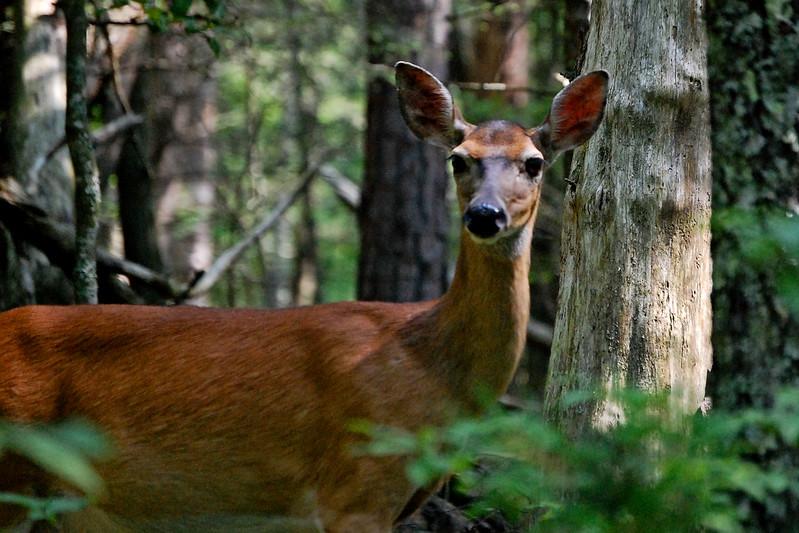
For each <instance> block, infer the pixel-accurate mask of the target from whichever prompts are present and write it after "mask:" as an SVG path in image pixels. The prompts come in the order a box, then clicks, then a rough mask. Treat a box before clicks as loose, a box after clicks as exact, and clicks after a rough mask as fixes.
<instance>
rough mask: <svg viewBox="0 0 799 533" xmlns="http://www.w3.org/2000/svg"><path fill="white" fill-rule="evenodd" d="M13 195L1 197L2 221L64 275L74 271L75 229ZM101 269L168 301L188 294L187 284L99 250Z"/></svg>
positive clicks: (0, 217)
mask: <svg viewBox="0 0 799 533" xmlns="http://www.w3.org/2000/svg"><path fill="white" fill-rule="evenodd" d="M9 196H10V195H9V194H3V195H0V222H2V223H3V224H4V225H6V226H8V227H9V228H13V232H14V235H15V236H16V237H18V238H21V239H24V240H25V241H27V242H29V243H31V244H32V245H34V246H35V247H36V248H38V249H39V250H41V251H42V253H44V254H45V255H46V256H47V258H48V259H49V260H50V262H51V263H52V264H54V265H57V266H58V267H59V268H61V269H62V270H63V271H64V272H67V273H68V272H71V270H72V268H73V267H74V264H75V231H74V228H73V227H72V226H71V225H68V224H60V223H58V222H55V221H54V220H52V219H50V218H49V217H47V216H46V215H45V214H44V212H43V211H42V210H41V209H39V208H38V207H36V206H33V205H28V204H25V203H22V202H18V201H14V200H13V199H11V198H9ZM97 266H98V270H101V271H103V272H106V273H115V274H123V275H125V276H127V277H128V278H131V279H136V280H138V281H141V282H142V283H145V284H147V285H148V286H150V287H152V288H153V289H155V290H156V291H157V292H158V293H159V294H161V295H162V296H164V297H165V298H169V299H174V298H175V297H176V295H178V294H180V293H182V292H184V291H185V285H183V284H180V283H176V282H174V281H173V280H171V279H169V278H168V277H167V276H164V275H163V274H160V273H158V272H155V271H153V270H150V269H149V268H147V267H144V266H142V265H139V264H137V263H133V262H131V261H127V260H125V259H122V258H121V257H117V256H115V255H113V254H111V253H110V252H108V251H106V250H103V249H98V250H97Z"/></svg>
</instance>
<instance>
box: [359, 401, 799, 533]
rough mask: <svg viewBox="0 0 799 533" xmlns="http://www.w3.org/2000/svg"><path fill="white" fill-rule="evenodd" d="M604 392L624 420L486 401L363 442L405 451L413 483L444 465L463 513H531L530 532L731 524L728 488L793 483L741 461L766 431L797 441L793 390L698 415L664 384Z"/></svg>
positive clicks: (768, 489) (762, 490)
mask: <svg viewBox="0 0 799 533" xmlns="http://www.w3.org/2000/svg"><path fill="white" fill-rule="evenodd" d="M615 401H617V402H618V403H619V406H620V407H621V408H622V409H623V410H624V412H625V413H626V420H625V421H624V423H623V424H621V425H619V426H617V427H615V428H613V429H611V430H609V431H607V432H596V433H592V434H589V435H585V436H583V437H580V438H570V437H568V436H566V435H565V434H563V433H561V432H560V431H559V430H557V429H556V428H555V427H554V426H553V425H550V424H548V423H547V422H545V421H544V420H543V419H542V418H540V416H538V415H535V414H532V413H526V412H517V413H501V412H493V413H490V415H489V416H487V417H485V418H483V419H480V420H474V419H464V420H460V421H458V422H456V423H455V424H453V425H452V426H450V427H448V428H446V429H443V430H441V431H436V430H432V429H425V430H423V431H421V432H420V433H419V434H418V435H410V434H407V433H403V432H398V431H396V430H391V429H379V430H374V431H373V433H372V435H373V436H374V438H375V440H374V441H373V442H372V444H371V445H370V446H369V451H370V452H371V453H373V454H376V455H408V456H410V457H412V458H413V460H412V461H410V463H409V466H408V476H409V478H410V479H411V480H412V481H413V482H414V483H418V484H420V485H424V484H426V483H429V482H431V481H434V480H436V479H439V478H441V477H444V476H447V475H449V474H454V475H455V479H456V483H457V490H458V491H461V492H463V493H466V494H469V495H471V496H473V497H475V498H476V499H475V500H474V503H473V504H472V505H471V508H470V511H471V512H472V513H474V514H477V515H485V514H488V513H491V512H494V511H501V512H502V513H503V514H504V515H505V516H507V517H509V518H511V519H513V520H514V521H516V522H519V523H523V522H525V520H526V521H527V522H528V523H529V522H530V520H531V519H532V520H533V521H534V522H535V523H534V525H530V526H529V527H530V528H531V529H534V530H535V531H570V532H571V531H574V532H587V531H592V532H603V531H605V532H614V533H615V532H624V531H652V530H657V531H675V532H678V531H696V530H697V529H705V530H709V531H721V532H734V531H740V530H741V529H742V526H741V524H742V523H743V522H745V521H746V520H747V519H748V518H749V513H750V510H749V508H747V507H742V506H740V505H738V503H737V500H736V498H735V497H734V496H735V495H736V494H745V495H747V496H748V497H749V498H750V499H751V500H752V501H756V502H764V501H766V500H767V499H768V498H769V497H770V496H771V495H773V494H775V493H779V492H780V491H784V490H794V491H796V490H799V477H797V476H796V475H795V474H796V473H795V472H788V471H781V470H780V469H776V468H773V469H769V468H764V467H763V466H762V465H760V464H759V463H758V462H757V461H752V460H751V457H752V454H753V453H755V452H757V451H758V447H760V446H763V443H764V442H766V441H767V440H769V439H770V440H771V442H773V443H775V445H776V443H778V442H779V443H781V444H783V445H790V446H792V447H794V448H795V447H796V445H797V443H799V407H798V406H799V390H797V389H791V390H786V391H783V392H782V393H780V394H779V395H778V396H777V401H776V402H775V404H774V406H773V407H772V408H770V409H767V410H754V409H750V410H745V411H741V412H738V413H734V414H730V413H723V412H720V411H718V412H713V413H712V414H711V415H709V416H701V415H696V416H675V415H673V414H670V413H669V408H668V398H667V396H665V395H659V396H658V395H647V394H644V393H641V392H632V391H625V392H622V393H619V394H618V396H617V397H616V398H615ZM753 435H757V436H758V438H756V439H753V438H752V436H753ZM475 464H479V467H478V468H475Z"/></svg>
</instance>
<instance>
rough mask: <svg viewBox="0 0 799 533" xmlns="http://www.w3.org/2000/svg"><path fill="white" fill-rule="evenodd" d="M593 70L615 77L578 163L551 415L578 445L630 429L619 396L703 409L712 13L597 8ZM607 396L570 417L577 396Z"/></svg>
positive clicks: (566, 231)
mask: <svg viewBox="0 0 799 533" xmlns="http://www.w3.org/2000/svg"><path fill="white" fill-rule="evenodd" d="M591 20H592V25H591V29H590V32H589V36H588V44H587V51H586V58H585V64H584V68H583V71H590V70H594V69H598V68H603V69H606V70H608V71H609V72H610V90H609V97H608V105H607V109H606V112H605V119H604V122H603V124H602V126H601V127H600V129H599V130H598V131H597V133H596V134H595V135H594V138H593V139H592V140H591V142H590V143H589V144H588V145H587V147H584V148H582V149H579V150H577V151H576V152H575V157H574V169H573V170H572V173H571V179H572V182H573V184H572V185H571V186H570V188H569V190H568V191H567V195H566V202H565V206H564V217H563V221H564V222H563V238H562V242H563V244H562V246H563V249H562V255H561V257H562V259H561V265H562V266H561V283H560V293H559V311H558V317H557V320H556V324H555V337H554V342H553V347H552V360H551V364H550V371H549V377H548V381H547V393H546V402H545V410H546V413H547V415H548V416H549V417H550V418H554V419H557V420H558V421H559V423H560V424H561V425H563V426H564V427H565V428H567V429H568V430H569V431H571V432H575V433H577V432H580V431H583V430H585V429H587V428H589V427H592V426H593V427H607V426H609V425H612V424H614V423H616V422H618V421H619V419H620V418H621V417H622V416H623V413H621V412H620V411H619V409H618V406H617V405H615V404H614V402H613V401H612V399H610V398H609V394H610V391H611V390H612V389H614V388H617V387H637V388H641V389H644V390H648V391H657V390H668V391H671V398H672V399H673V406H674V407H675V408H677V409H681V410H683V411H689V412H690V411H694V410H696V409H697V408H698V407H699V405H700V403H701V401H702V399H703V397H704V389H705V380H706V376H707V372H708V370H709V369H710V365H711V345H710V333H711V312H710V290H711V260H710V186H711V182H710V143H709V134H710V130H709V111H708V86H707V75H706V61H705V54H706V42H705V41H706V39H705V29H704V21H703V13H702V8H701V3H697V2H692V1H689V0H669V1H664V2H657V3H653V2H633V3H627V4H624V5H620V4H618V3H614V2H609V1H607V0H594V3H593V8H592V14H591ZM577 390H580V391H588V392H593V393H595V394H596V396H595V397H594V400H593V401H589V402H584V403H580V404H577V405H571V406H566V405H564V403H563V400H564V398H565V397H566V396H567V395H568V394H569V393H570V392H572V391H577Z"/></svg>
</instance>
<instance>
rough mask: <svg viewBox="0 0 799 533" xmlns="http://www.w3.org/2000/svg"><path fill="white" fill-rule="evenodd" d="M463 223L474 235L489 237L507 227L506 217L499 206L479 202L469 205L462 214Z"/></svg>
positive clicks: (482, 237)
mask: <svg viewBox="0 0 799 533" xmlns="http://www.w3.org/2000/svg"><path fill="white" fill-rule="evenodd" d="M463 224H464V226H466V229H467V230H469V232H470V233H471V234H472V235H474V236H475V237H479V238H481V239H490V238H491V237H494V236H496V235H497V233H499V232H500V231H503V230H504V229H505V228H507V226H508V217H507V216H506V215H505V211H504V210H503V209H500V208H499V207H496V206H494V205H491V204H488V203H479V204H475V205H471V206H469V208H468V209H467V210H466V212H465V213H464V214H463Z"/></svg>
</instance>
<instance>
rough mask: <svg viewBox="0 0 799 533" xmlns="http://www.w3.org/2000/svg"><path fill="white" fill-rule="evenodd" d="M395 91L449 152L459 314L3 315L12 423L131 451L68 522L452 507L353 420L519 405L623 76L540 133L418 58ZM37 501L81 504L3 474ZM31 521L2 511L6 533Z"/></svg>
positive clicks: (584, 85) (407, 113)
mask: <svg viewBox="0 0 799 533" xmlns="http://www.w3.org/2000/svg"><path fill="white" fill-rule="evenodd" d="M395 74H396V86H397V92H398V97H399V102H400V108H401V112H402V115H403V117H404V119H405V121H406V123H407V125H408V127H409V128H410V130H411V131H412V132H413V133H414V134H415V135H416V136H417V137H419V138H420V139H423V140H426V141H428V142H431V143H433V144H436V145H438V146H440V147H442V148H443V149H444V150H446V151H447V152H448V159H449V161H450V163H451V166H452V172H453V175H454V179H455V183H456V188H457V199H458V203H459V207H460V212H461V213H462V214H463V217H462V224H461V226H462V227H461V234H460V250H459V255H458V258H457V262H456V266H455V271H454V277H453V279H452V282H451V285H450V287H449V289H448V290H447V291H446V293H445V294H444V295H443V296H442V297H441V298H439V299H436V300H432V301H426V302H415V303H383V302H338V303H330V304H321V305H316V306H309V307H301V308H290V309H281V310H258V309H214V308H201V307H190V306H173V307H154V306H133V305H130V306H127V305H88V306H87V305H82V306H36V305H34V306H28V307H21V308H17V309H13V310H10V311H6V312H4V313H2V314H0V417H3V418H6V419H10V420H14V421H18V422H21V423H31V424H33V423H35V424H40V423H48V422H54V421H59V420H62V419H65V418H68V417H81V418H83V419H86V420H89V421H91V422H92V423H94V424H96V425H97V427H99V428H100V429H102V431H104V432H105V433H106V434H107V435H109V436H110V438H111V439H112V441H113V443H114V449H115V453H114V455H113V456H112V457H111V458H110V459H108V460H107V461H104V462H99V463H97V465H96V468H97V471H98V473H99V474H100V476H101V477H102V478H103V480H104V482H105V492H104V494H103V495H102V496H101V497H100V498H98V499H97V501H94V502H92V503H91V505H90V506H89V507H87V508H86V509H84V510H82V511H78V512H75V513H70V514H66V515H64V516H63V517H62V518H61V522H60V527H61V528H62V529H63V530H64V531H103V532H105V531H170V532H172V531H237V530H238V531H254V530H257V531H326V532H332V533H336V532H388V531H391V529H392V527H393V525H394V524H396V523H398V521H399V520H401V519H403V518H404V517H406V516H408V515H409V514H410V513H412V512H413V511H414V510H415V509H416V508H418V507H419V506H420V505H421V504H422V503H423V502H424V500H425V498H426V497H427V496H428V495H429V494H430V493H432V492H433V491H434V490H435V487H416V486H414V485H412V484H411V482H410V481H409V480H408V479H407V477H406V475H405V462H406V460H407V459H406V458H403V457H376V456H370V455H365V454H355V453H353V446H354V445H356V444H358V443H359V442H363V439H364V438H365V437H364V436H363V435H359V434H357V433H355V432H353V431H352V426H351V424H352V421H354V420H367V421H369V422H371V423H374V424H378V425H381V426H389V427H395V428H402V429H404V430H407V431H416V430H419V429H420V428H422V427H425V426H441V425H444V424H446V423H447V422H450V421H452V420H453V419H454V418H455V417H457V416H462V415H464V414H473V413H477V412H479V411H480V410H481V409H483V407H484V406H485V400H484V397H485V395H488V396H489V397H490V398H491V399H493V400H496V399H497V398H499V396H501V395H502V394H503V393H504V392H505V390H506V388H507V387H508V385H509V383H510V381H511V378H512V376H513V374H514V371H515V370H516V367H517V364H518V362H519V359H520V357H521V354H522V351H523V348H524V344H525V339H526V325H527V322H528V317H529V309H530V288H529V281H528V273H529V270H530V260H531V259H530V246H531V239H532V236H533V227H534V224H535V219H536V213H537V209H538V205H539V199H540V197H541V187H542V177H543V173H544V171H545V170H546V168H547V167H549V166H550V165H551V163H552V161H553V160H554V159H555V158H556V157H557V156H558V154H560V153H562V152H564V151H566V150H570V149H572V148H574V147H576V146H579V145H581V144H583V143H585V142H586V141H587V140H588V139H589V138H590V137H591V136H592V135H593V134H594V132H595V131H596V130H597V128H598V127H599V125H600V123H601V120H602V117H603V114H604V109H605V101H606V98H607V92H608V74H607V73H606V72H605V71H595V72H590V73H587V74H584V75H582V76H580V77H578V78H576V79H574V80H573V81H572V82H571V83H570V84H569V85H567V86H566V87H565V88H563V89H562V90H561V91H560V92H559V93H558V94H557V95H556V96H555V97H554V99H553V101H552V105H551V109H550V111H549V114H548V116H547V118H546V119H545V121H544V122H543V123H542V124H541V125H540V126H537V127H533V128H525V127H523V126H521V125H519V124H516V123H514V122H510V121H505V120H492V121H488V122H484V123H480V124H477V125H473V124H471V123H469V122H467V121H466V120H465V119H464V117H463V114H462V113H461V111H460V110H459V109H458V107H456V106H455V104H454V103H453V97H452V95H451V94H450V92H449V90H448V89H447V88H446V87H445V85H444V84H443V83H442V82H441V81H439V80H438V79H437V78H436V77H435V76H433V75H432V74H431V73H429V72H428V71H427V70H425V69H424V68H422V67H420V66H417V65H414V64H412V63H408V62H402V61H401V62H399V63H397V64H396V65H395ZM442 157H443V154H442ZM12 472H13V475H9V473H12ZM34 487H38V489H37V490H40V491H41V489H42V487H45V488H46V490H47V491H50V492H51V493H69V492H70V491H71V490H72V488H71V487H68V486H64V485H63V483H61V482H59V481H57V480H54V479H50V477H49V476H47V475H46V474H44V473H43V472H41V471H39V470H38V469H37V468H36V467H35V466H34V465H32V464H28V463H26V462H24V461H23V460H22V459H21V458H19V457H16V456H11V455H7V456H3V457H0V491H8V490H11V491H18V492H21V493H23V494H26V493H27V494H31V493H32V491H33V490H34ZM20 513H21V510H20V509H19V508H14V507H13V506H11V505H5V506H0V528H1V527H3V526H6V527H9V526H12V525H13V524H15V523H19V520H20V519H21V517H20Z"/></svg>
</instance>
